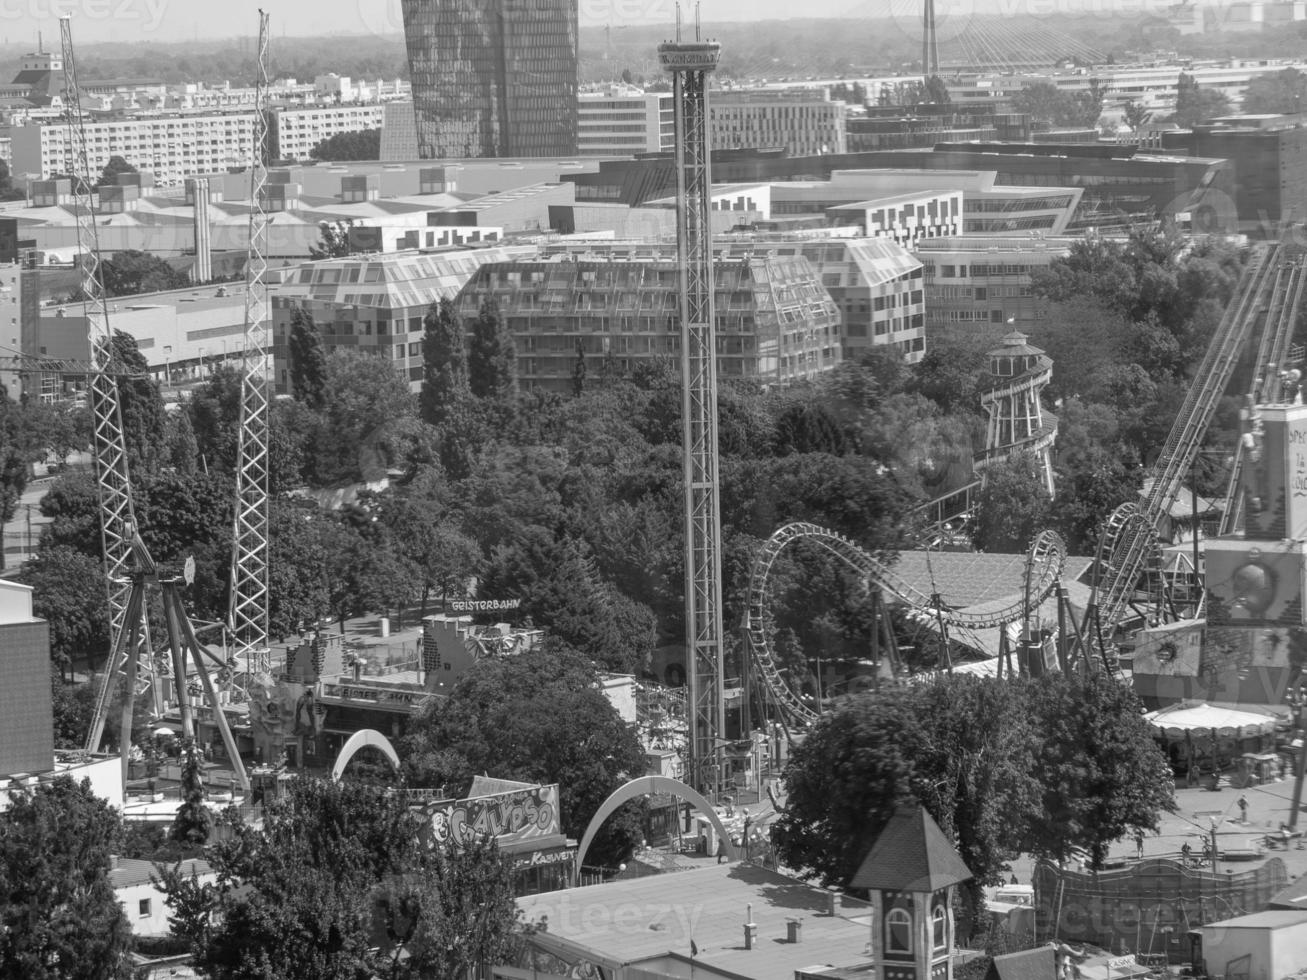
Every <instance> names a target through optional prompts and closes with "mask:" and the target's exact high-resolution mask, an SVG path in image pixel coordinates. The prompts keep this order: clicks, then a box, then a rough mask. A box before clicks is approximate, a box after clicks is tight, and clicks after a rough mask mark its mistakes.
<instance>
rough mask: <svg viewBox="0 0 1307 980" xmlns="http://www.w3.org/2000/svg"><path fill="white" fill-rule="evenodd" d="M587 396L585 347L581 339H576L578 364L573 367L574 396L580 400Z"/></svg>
mask: <svg viewBox="0 0 1307 980" xmlns="http://www.w3.org/2000/svg"><path fill="white" fill-rule="evenodd" d="M584 394H585V345H584V344H583V343H581V338H580V337H577V338H576V363H575V364H574V365H573V366H572V395H573V397H575V398H580V397H581V396H582V395H584Z"/></svg>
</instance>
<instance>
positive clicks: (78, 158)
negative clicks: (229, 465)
mask: <svg viewBox="0 0 1307 980" xmlns="http://www.w3.org/2000/svg"><path fill="white" fill-rule="evenodd" d="M59 35H60V41H61V44H62V49H63V50H62V53H63V63H64V106H65V111H66V112H67V113H68V149H69V152H70V154H71V159H70V160H69V168H68V170H69V173H70V174H72V185H73V186H72V196H73V211H74V213H75V214H76V216H77V244H78V250H79V252H80V264H81V271H82V311H83V314H84V315H85V317H86V331H87V340H88V341H89V346H90V366H91V368H92V370H91V372H90V374H89V376H88V388H89V389H90V399H89V401H90V408H91V420H92V426H93V429H94V433H93V441H94V449H95V452H94V456H95V477H96V484H97V491H98V494H99V500H100V543H101V545H102V547H103V549H104V567H105V583H106V585H107V588H108V592H109V639H110V642H111V643H112V648H111V649H112V650H113V651H114V653H113V654H112V655H111V656H110V660H109V662H108V663H107V664H106V665H105V673H104V681H103V683H102V684H101V685H100V690H99V692H98V693H97V696H96V701H95V707H94V709H93V713H92V716H91V730H90V732H89V733H88V735H87V745H86V747H87V750H88V751H95V750H96V749H98V748H99V743H100V736H101V735H102V734H103V733H104V721H105V716H106V714H107V713H108V710H109V702H110V701H111V700H112V698H113V692H114V690H115V688H116V686H117V676H118V672H119V671H120V670H121V669H122V667H123V665H124V664H125V663H126V661H127V659H128V657H127V648H126V644H125V643H124V642H123V631H124V630H125V629H127V620H128V615H127V612H128V605H129V602H128V600H129V596H130V593H131V589H132V585H131V577H130V576H131V571H132V569H131V566H132V539H133V537H134V536H135V533H136V514H135V511H134V510H133V507H132V487H131V480H130V478H129V475H128V470H127V442H126V439H125V437H124V435H123V424H122V410H121V408H120V406H119V400H118V381H117V379H116V378H115V377H114V374H113V372H114V370H115V368H114V357H113V331H112V330H111V329H110V328H109V311H108V309H107V308H106V307H105V303H104V289H103V286H102V283H101V281H100V236H99V233H98V230H97V228H96V223H95V202H94V198H93V196H92V191H91V183H92V180H91V174H90V163H89V161H88V159H87V142H86V127H85V125H84V123H83V120H82V100H81V90H80V89H79V88H78V84H77V60H76V58H75V57H74V54H73V34H72V18H71V17H68V16H64V17H60V18H59ZM140 639H141V638H140V637H139V636H138V634H137V631H136V630H133V631H132V641H133V643H136V642H138V641H139V640H140ZM142 665H143V666H144V667H145V668H146V669H147V670H148V669H150V668H151V667H152V666H153V664H152V663H151V662H150V660H149V659H148V658H146V659H145V660H144V661H142Z"/></svg>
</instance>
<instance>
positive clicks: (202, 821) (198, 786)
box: [171, 739, 213, 848]
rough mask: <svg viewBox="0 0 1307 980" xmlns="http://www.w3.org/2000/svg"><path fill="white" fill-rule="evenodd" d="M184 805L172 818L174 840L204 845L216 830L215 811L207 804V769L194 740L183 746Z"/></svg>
mask: <svg viewBox="0 0 1307 980" xmlns="http://www.w3.org/2000/svg"><path fill="white" fill-rule="evenodd" d="M182 752H183V756H184V761H183V763H182V778H181V789H182V805H181V806H180V807H178V808H177V815H176V816H175V817H173V821H172V834H171V836H172V839H173V840H174V841H176V842H177V843H179V844H183V845H185V846H188V847H195V848H199V847H203V846H204V845H205V844H207V843H208V842H209V837H210V835H211V834H212V833H213V814H211V813H210V812H209V809H208V807H206V806H205V805H204V770H203V768H202V767H201V766H200V753H199V752H198V751H197V750H196V746H195V740H194V739H189V740H187V742H186V744H185V745H184V746H183V747H182Z"/></svg>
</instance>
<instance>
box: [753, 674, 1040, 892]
mask: <svg viewBox="0 0 1307 980" xmlns="http://www.w3.org/2000/svg"><path fill="white" fill-rule="evenodd" d="M1019 731H1024V721H1023V706H1022V704H1021V702H1020V701H1019V700H1018V699H1017V698H1016V696H1015V693H1014V691H1013V690H1012V688H1011V687H1010V686H1008V685H1007V684H1006V683H1005V682H1002V681H997V680H994V679H979V678H974V677H966V676H948V677H938V678H936V679H935V680H933V681H931V682H929V683H926V684H920V685H914V686H913V687H910V688H892V689H887V690H884V691H880V692H873V693H868V694H859V695H854V696H851V697H848V698H845V699H843V700H842V701H840V702H839V703H838V704H837V706H836V707H835V708H834V710H832V711H829V712H827V713H826V714H825V715H823V716H822V719H821V720H820V721H819V722H818V723H817V725H816V726H814V728H813V729H812V731H811V732H809V734H808V736H807V737H806V738H805V739H804V742H803V744H802V745H801V746H798V747H796V749H795V751H794V753H793V755H792V756H791V759H790V763H789V766H788V767H787V768H786V771H785V782H786V788H787V791H788V795H787V803H786V808H785V812H784V814H782V816H781V819H780V820H779V821H778V822H777V824H776V827H775V830H774V831H773V840H774V841H775V843H776V847H777V851H778V853H779V854H780V856H781V859H782V860H783V861H784V862H785V863H786V864H788V865H789V866H791V867H793V868H796V869H799V871H800V873H802V874H804V875H807V876H809V877H816V878H818V879H819V880H821V881H822V882H824V883H828V884H847V883H848V881H849V880H850V879H851V878H852V877H853V875H854V873H855V872H856V871H857V869H858V867H859V865H860V864H861V862H862V859H863V858H864V857H865V856H866V854H867V852H868V851H869V850H870V849H871V845H872V844H873V843H874V842H875V839H876V837H877V835H879V833H880V831H881V830H882V829H883V827H884V826H885V823H886V822H887V821H888V819H889V817H890V815H891V814H892V813H893V811H894V807H895V805H896V804H898V803H901V802H910V801H913V800H916V801H920V802H921V803H922V804H923V805H924V806H925V807H926V808H927V810H929V811H930V813H931V815H932V816H933V817H934V818H935V820H936V821H937V822H938V823H939V825H940V827H941V829H943V830H944V832H945V833H947V834H949V835H950V836H952V837H954V838H955V839H956V840H957V843H958V848H959V852H960V853H961V855H962V858H963V860H964V861H965V862H966V864H967V867H968V868H970V869H971V871H972V873H973V874H975V875H976V878H977V881H978V883H979V884H986V883H993V882H995V881H997V880H998V876H999V875H1000V874H1001V872H1002V870H1003V867H1004V864H1005V862H1006V860H1007V859H1008V857H1009V856H1010V855H1011V854H1012V853H1014V851H1015V849H1016V845H1018V844H1019V843H1020V841H1021V836H1020V834H1021V831H1022V828H1023V826H1024V824H1023V822H1022V821H1023V818H1024V817H1025V815H1026V814H1027V813H1028V812H1029V810H1030V809H1031V807H1033V806H1035V805H1037V802H1038V799H1039V796H1038V787H1037V786H1036V785H1035V784H1034V781H1033V780H1032V778H1031V776H1030V775H1029V773H1028V769H1029V765H1030V747H1029V745H1028V744H1027V742H1026V741H1025V739H1024V737H1016V736H1015V734H1014V733H1016V732H1019Z"/></svg>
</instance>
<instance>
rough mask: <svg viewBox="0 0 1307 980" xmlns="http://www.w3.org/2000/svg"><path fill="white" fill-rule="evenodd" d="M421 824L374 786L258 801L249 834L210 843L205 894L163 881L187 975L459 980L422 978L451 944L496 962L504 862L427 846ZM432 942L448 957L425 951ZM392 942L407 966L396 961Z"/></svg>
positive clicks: (505, 906)
mask: <svg viewBox="0 0 1307 980" xmlns="http://www.w3.org/2000/svg"><path fill="white" fill-rule="evenodd" d="M420 824H421V818H420V816H418V815H417V814H415V813H414V812H413V811H412V810H410V809H409V807H408V806H407V804H406V802H405V800H404V798H403V797H402V796H399V795H396V794H394V793H390V792H388V791H386V790H385V789H384V788H381V787H371V786H366V785H361V784H357V783H349V782H344V783H332V782H327V781H320V780H311V779H301V780H296V781H295V782H293V783H292V784H291V785H290V787H289V791H288V793H287V794H286V796H285V797H283V798H281V799H278V800H276V801H273V802H271V803H268V804H267V805H265V808H264V816H263V822H262V826H261V827H259V828H254V827H251V826H249V825H247V824H237V825H236V826H235V827H234V828H233V836H232V838H231V839H230V840H225V841H221V842H219V843H217V844H215V845H212V846H211V848H210V850H209V860H210V863H212V864H213V865H214V867H215V869H216V870H217V872H218V886H217V888H216V889H215V890H214V892H212V893H210V894H208V895H205V894H202V893H196V892H195V891H194V890H191V891H189V892H188V891H187V890H184V889H181V888H179V887H178V883H177V882H176V881H175V880H174V881H168V880H167V879H166V878H165V885H166V886H167V887H168V895H169V902H170V905H171V907H172V909H173V912H174V917H175V918H176V920H177V923H178V926H179V927H180V928H181V931H182V932H183V933H184V934H185V935H186V936H187V938H188V939H189V940H190V942H191V944H192V951H193V955H194V957H195V963H196V965H197V967H199V968H200V969H201V970H202V971H203V972H204V973H205V974H206V975H207V976H210V977H213V978H214V980H237V978H246V977H256V976H257V977H296V978H297V980H358V978H360V977H373V976H397V977H401V978H408V977H413V978H414V980H416V978H417V977H418V976H430V975H442V976H453V975H461V974H454V973H448V974H445V973H441V974H431V973H426V972H424V971H425V970H426V969H427V968H429V967H430V968H434V967H436V966H445V965H448V964H450V961H451V959H453V958H454V957H457V955H458V953H457V952H456V951H457V950H460V949H461V951H462V953H463V955H465V956H467V957H471V958H473V959H474V960H475V959H476V958H478V957H481V956H488V957H493V956H497V955H498V954H499V953H500V952H502V950H503V948H504V947H503V944H504V943H506V942H508V941H509V936H510V933H511V930H512V928H513V925H514V923H515V921H516V909H515V908H514V905H513V900H512V889H511V887H510V885H509V877H508V875H509V872H508V868H507V866H506V864H505V863H504V862H503V861H502V860H501V859H500V857H499V855H498V853H497V851H496V850H495V849H494V847H493V845H483V846H478V847H474V848H472V849H471V850H469V851H467V852H465V853H464V854H461V855H457V856H455V855H450V854H442V853H440V852H439V851H432V850H429V849H427V848H426V847H424V846H422V844H421V842H420V841H419V832H420ZM442 894H443V895H444V897H443V898H439V897H437V896H439V895H442ZM206 902H207V906H206ZM472 910H477V912H478V914H476V915H468V913H469V912H471V911H472ZM436 936H439V939H440V941H441V942H442V943H443V944H444V945H445V946H448V947H452V949H451V950H447V951H442V950H437V949H436V948H435V946H436V944H437V942H436ZM401 941H402V942H404V944H405V945H408V946H409V953H410V955H411V956H414V957H417V959H416V962H414V963H413V964H412V965H409V964H408V963H406V962H405V959H406V958H405V957H403V956H396V955H395V954H396V946H397V945H398V944H399V943H401ZM442 956H443V957H445V958H443V959H442ZM454 962H457V960H456V959H455V960H454Z"/></svg>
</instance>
